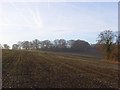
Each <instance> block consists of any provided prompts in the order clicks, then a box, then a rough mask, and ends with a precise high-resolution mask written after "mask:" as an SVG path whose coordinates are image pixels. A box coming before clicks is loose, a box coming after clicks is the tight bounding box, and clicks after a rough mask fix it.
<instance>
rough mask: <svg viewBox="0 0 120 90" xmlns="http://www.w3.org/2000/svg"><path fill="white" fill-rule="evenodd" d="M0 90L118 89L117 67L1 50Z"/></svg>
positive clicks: (94, 59)
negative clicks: (7, 89) (56, 89)
mask: <svg viewBox="0 0 120 90" xmlns="http://www.w3.org/2000/svg"><path fill="white" fill-rule="evenodd" d="M2 58H3V59H2V87H3V88H117V87H118V79H119V78H118V64H116V63H108V62H105V61H103V60H102V58H100V57H96V56H91V55H82V54H72V53H58V52H47V51H23V50H3V53H2Z"/></svg>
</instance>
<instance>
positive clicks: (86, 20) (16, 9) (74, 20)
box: [0, 2, 118, 46]
mask: <svg viewBox="0 0 120 90" xmlns="http://www.w3.org/2000/svg"><path fill="white" fill-rule="evenodd" d="M104 30H112V31H114V32H115V31H117V30H118V3H117V2H3V3H0V43H1V44H9V45H10V46H11V45H12V44H14V43H17V42H18V41H24V40H28V41H32V40H34V39H39V40H40V41H42V40H51V41H52V40H55V39H61V38H62V39H66V40H70V39H75V40H77V39H81V40H85V41H88V42H89V43H90V44H92V43H96V39H97V36H98V34H99V33H100V32H101V31H104Z"/></svg>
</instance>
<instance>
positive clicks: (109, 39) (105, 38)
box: [97, 30, 115, 60]
mask: <svg viewBox="0 0 120 90" xmlns="http://www.w3.org/2000/svg"><path fill="white" fill-rule="evenodd" d="M114 39H115V33H114V32H112V31H110V30H106V31H103V32H101V33H100V34H99V35H98V40H97V41H98V44H101V45H102V48H103V49H105V56H106V59H107V60H109V59H110V54H111V52H112V44H113V41H114Z"/></svg>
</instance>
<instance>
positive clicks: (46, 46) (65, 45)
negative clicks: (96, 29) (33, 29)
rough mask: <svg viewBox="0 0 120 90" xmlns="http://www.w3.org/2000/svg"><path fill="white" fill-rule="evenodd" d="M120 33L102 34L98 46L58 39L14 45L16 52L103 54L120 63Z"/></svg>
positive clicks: (106, 31) (85, 42)
mask: <svg viewBox="0 0 120 90" xmlns="http://www.w3.org/2000/svg"><path fill="white" fill-rule="evenodd" d="M9 48H10V46H9V45H7V44H4V45H3V49H9ZM119 48H120V33H118V32H117V33H114V32H113V31H110V30H105V31H103V32H100V34H99V35H98V38H97V43H96V44H89V43H88V42H87V41H84V40H80V39H78V40H65V39H56V40H54V41H50V40H44V41H40V40H38V39H35V40H32V41H19V42H17V43H16V44H13V45H12V49H14V50H49V51H62V52H82V53H93V54H102V55H103V56H104V57H105V59H106V60H118V61H120V53H119Z"/></svg>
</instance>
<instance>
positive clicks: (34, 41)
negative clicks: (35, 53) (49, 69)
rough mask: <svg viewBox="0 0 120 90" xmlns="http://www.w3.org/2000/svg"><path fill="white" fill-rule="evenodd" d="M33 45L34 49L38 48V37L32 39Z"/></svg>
mask: <svg viewBox="0 0 120 90" xmlns="http://www.w3.org/2000/svg"><path fill="white" fill-rule="evenodd" d="M33 46H34V47H35V49H39V47H40V41H39V40H38V39H35V40H33Z"/></svg>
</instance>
